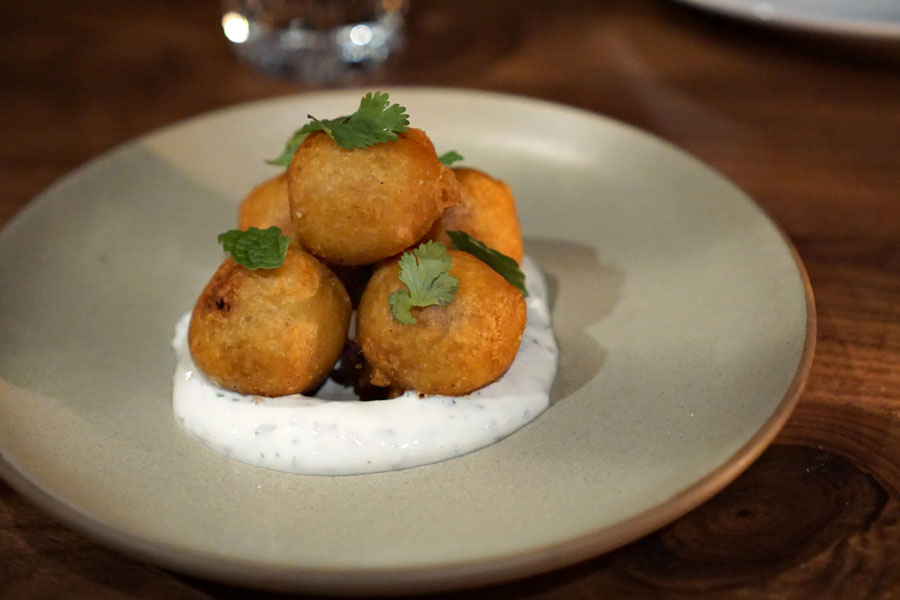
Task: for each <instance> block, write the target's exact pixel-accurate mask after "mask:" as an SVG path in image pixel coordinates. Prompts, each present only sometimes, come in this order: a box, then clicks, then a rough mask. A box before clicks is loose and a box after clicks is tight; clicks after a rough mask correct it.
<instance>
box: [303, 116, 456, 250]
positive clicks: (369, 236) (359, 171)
mask: <svg viewBox="0 0 900 600" xmlns="http://www.w3.org/2000/svg"><path fill="white" fill-rule="evenodd" d="M288 196H289V199H290V205H291V219H293V221H294V227H295V230H296V232H297V236H298V239H299V241H300V244H301V246H303V247H304V248H305V249H306V250H308V251H309V252H311V253H313V254H315V255H316V256H318V257H320V258H322V259H323V260H325V261H326V262H329V263H334V264H339V265H363V264H371V263H374V262H377V261H379V260H381V259H383V258H387V257H389V256H393V255H395V254H397V253H399V252H402V251H403V250H405V249H406V248H408V247H409V246H411V245H412V244H414V243H415V242H417V241H418V240H419V239H420V238H421V237H422V236H424V235H425V233H426V232H427V231H428V230H429V228H430V227H431V224H432V223H434V221H435V220H437V218H438V217H439V216H440V215H441V213H442V212H443V211H444V209H445V208H447V207H448V206H451V205H453V204H456V203H457V202H458V201H459V190H458V188H457V185H456V178H455V177H454V176H453V172H452V171H451V170H450V169H449V168H447V167H445V166H444V165H442V164H441V162H440V161H439V160H438V158H437V154H435V151H434V146H433V145H432V144H431V140H429V139H428V136H426V135H425V132H423V131H422V130H420V129H409V130H407V131H406V132H405V133H400V134H398V139H396V140H394V141H391V142H383V143H380V144H375V145H374V146H370V147H369V148H364V149H355V150H345V149H343V148H341V147H340V146H338V145H337V144H336V143H335V142H334V140H332V139H331V138H330V137H329V136H328V135H326V134H325V133H322V132H315V133H312V134H310V135H309V136H308V137H307V138H306V139H305V140H304V141H303V143H302V144H301V145H300V147H299V148H298V149H297V151H296V152H295V153H294V158H293V159H292V160H291V164H290V166H289V167H288Z"/></svg>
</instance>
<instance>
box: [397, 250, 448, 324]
mask: <svg viewBox="0 0 900 600" xmlns="http://www.w3.org/2000/svg"><path fill="white" fill-rule="evenodd" d="M451 262H452V261H451V258H450V255H449V254H448V253H447V247H446V246H444V245H443V244H441V243H439V242H433V241H431V242H425V243H423V244H419V247H418V248H416V249H415V250H413V251H412V253H409V252H404V253H403V256H401V257H400V281H402V282H403V283H405V284H406V287H407V289H408V291H403V290H395V291H394V292H391V295H390V296H389V297H388V304H390V306H391V314H392V315H394V318H395V319H397V320H398V321H399V322H400V323H402V324H404V325H413V324H415V323H416V318H415V317H414V316H412V312H411V310H410V309H412V308H413V307H414V306H423V307H424V306H432V305H434V304H438V305H441V306H443V305H444V304H447V303H448V302H450V301H451V300H453V296H454V295H455V294H456V290H457V289H459V280H458V279H457V278H456V277H454V276H453V275H451V274H450V264H451Z"/></svg>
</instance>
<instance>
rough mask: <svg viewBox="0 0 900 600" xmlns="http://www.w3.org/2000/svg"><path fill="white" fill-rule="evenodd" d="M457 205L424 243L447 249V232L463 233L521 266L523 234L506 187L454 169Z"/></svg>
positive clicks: (473, 171) (471, 171)
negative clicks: (457, 195) (438, 244)
mask: <svg viewBox="0 0 900 600" xmlns="http://www.w3.org/2000/svg"><path fill="white" fill-rule="evenodd" d="M453 173H454V174H455V175H456V181H457V183H458V184H459V194H460V202H459V204H456V205H455V206H451V207H450V208H448V209H447V210H445V211H444V214H443V215H441V218H440V219H438V220H437V221H435V223H434V225H433V226H432V227H431V230H430V231H429V232H428V235H427V236H426V239H429V240H435V241H438V242H441V243H443V244H445V245H447V246H449V245H450V238H449V237H448V236H447V234H446V233H445V232H446V231H465V232H466V233H468V234H469V235H471V236H472V237H474V238H476V239H477V240H479V241H480V242H483V243H484V244H486V245H487V246H489V247H491V248H493V249H494V250H497V251H499V252H502V253H503V254H505V255H507V256H509V257H510V258H512V259H513V260H515V261H516V262H518V263H520V262H522V232H521V230H520V229H519V217H518V215H517V214H516V200H515V198H514V197H513V194H512V190H510V189H509V186H508V185H506V183H504V182H502V181H500V180H499V179H494V178H493V177H491V176H490V175H488V174H487V173H484V172H482V171H479V170H477V169H463V168H461V169H454V170H453Z"/></svg>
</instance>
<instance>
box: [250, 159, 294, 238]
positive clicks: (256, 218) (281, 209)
mask: <svg viewBox="0 0 900 600" xmlns="http://www.w3.org/2000/svg"><path fill="white" fill-rule="evenodd" d="M272 225H274V226H276V227H278V228H279V229H281V233H282V234H284V235H286V236H288V237H289V238H291V241H292V242H294V238H295V237H296V235H295V233H294V224H293V223H292V222H291V207H290V205H289V203H288V186H287V172H282V173H281V174H280V175H278V176H276V177H273V178H271V179H267V180H266V181H264V182H262V183H261V184H259V185H258V186H256V187H255V188H253V189H252V190H251V191H250V193H249V194H247V197H246V198H244V199H243V200H242V201H241V204H240V206H239V207H238V222H237V226H238V229H241V230H243V231H246V230H248V229H250V228H251V227H257V228H259V229H268V228H269V227H271V226H272Z"/></svg>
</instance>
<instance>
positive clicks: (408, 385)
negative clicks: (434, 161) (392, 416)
mask: <svg viewBox="0 0 900 600" xmlns="http://www.w3.org/2000/svg"><path fill="white" fill-rule="evenodd" d="M449 254H450V256H451V257H452V261H453V262H452V264H451V267H450V273H451V274H453V275H455V276H456V277H457V278H458V279H459V289H458V291H457V292H456V295H455V296H454V298H453V300H452V301H451V302H449V303H448V304H446V305H444V306H438V305H434V306H428V307H425V308H413V309H412V314H413V316H414V317H415V318H416V320H417V322H416V323H415V324H413V325H403V324H402V323H400V322H398V321H397V320H396V319H395V318H394V317H393V315H392V314H391V309H390V306H389V305H388V296H389V295H390V294H391V292H393V291H394V290H406V286H405V285H404V284H403V283H402V282H401V281H400V279H399V278H398V275H399V272H400V267H399V264H398V263H397V261H392V262H389V263H385V264H384V265H383V266H381V267H379V269H378V270H377V271H376V272H375V274H374V275H373V276H372V279H371V280H370V281H369V285H368V286H367V287H366V291H365V292H364V293H363V297H362V300H361V301H360V305H359V309H358V313H357V336H356V341H357V343H358V344H359V345H360V347H361V348H362V352H363V354H364V355H365V358H366V361H367V362H368V363H369V365H370V366H371V368H372V376H371V380H372V383H373V384H374V385H378V386H382V387H391V388H392V391H394V392H397V391H400V390H416V391H418V392H419V393H422V394H442V395H450V396H458V395H462V394H467V393H469V392H472V391H474V390H477V389H478V388H481V387H484V386H485V385H487V384H489V383H491V382H492V381H494V380H496V379H498V378H500V377H501V376H502V375H503V374H504V373H505V372H506V370H507V369H508V368H509V366H510V365H511V364H512V362H513V360H514V359H515V357H516V353H517V352H518V349H519V343H520V342H521V339H522V332H523V331H524V330H525V300H524V298H523V297H522V294H521V292H519V290H517V289H516V288H514V287H513V286H512V285H510V284H509V283H508V282H507V281H506V280H505V279H503V277H501V276H500V275H498V274H497V273H496V272H495V271H494V270H493V269H491V268H490V267H489V266H487V265H486V264H484V263H483V262H481V261H480V260H478V259H477V258H475V257H474V256H472V255H470V254H467V253H465V252H459V251H456V250H451V251H449Z"/></svg>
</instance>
